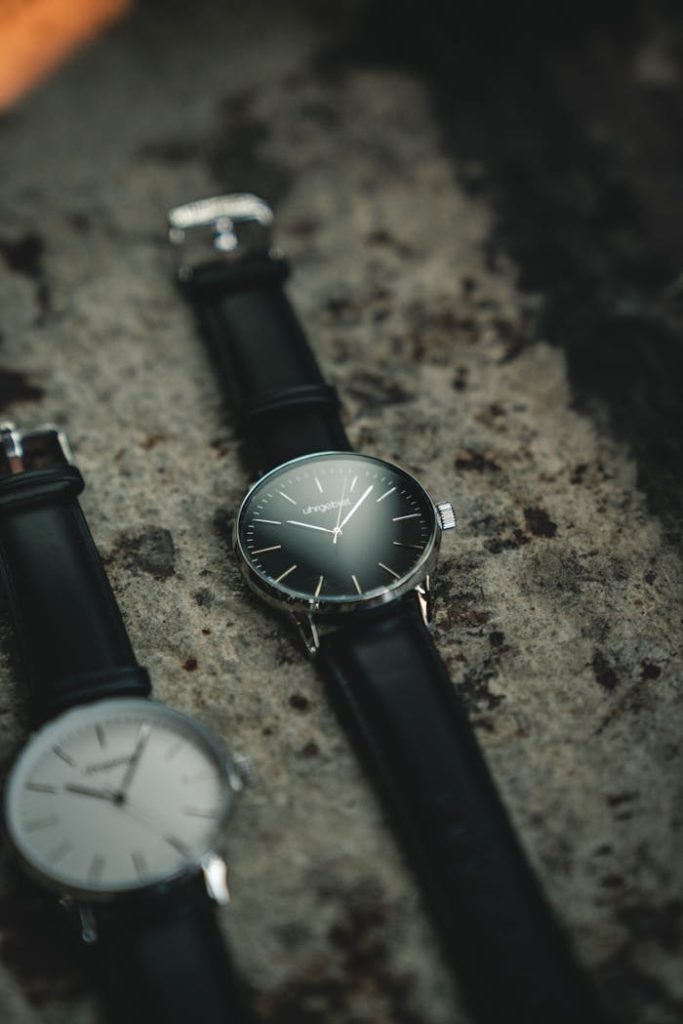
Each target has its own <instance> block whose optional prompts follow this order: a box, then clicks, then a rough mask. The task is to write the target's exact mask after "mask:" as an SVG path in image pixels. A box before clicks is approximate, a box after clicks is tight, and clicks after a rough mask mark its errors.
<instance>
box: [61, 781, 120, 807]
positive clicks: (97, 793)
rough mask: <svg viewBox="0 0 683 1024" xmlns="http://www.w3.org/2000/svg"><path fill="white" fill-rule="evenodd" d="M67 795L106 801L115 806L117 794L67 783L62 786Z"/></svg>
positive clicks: (110, 790) (108, 790)
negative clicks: (74, 794) (77, 794)
mask: <svg viewBox="0 0 683 1024" xmlns="http://www.w3.org/2000/svg"><path fill="white" fill-rule="evenodd" d="M64 789H66V790H67V791H68V792H69V793H79V794H80V795H81V796H94V797H96V798H97V799H98V800H108V801H109V802H110V803H112V804H115V803H116V799H117V794H116V793H115V792H114V791H113V790H112V789H94V787H92V786H79V785H78V784H77V783H68V784H67V785H65V786H64Z"/></svg>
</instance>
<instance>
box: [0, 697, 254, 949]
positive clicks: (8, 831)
mask: <svg viewBox="0 0 683 1024" xmlns="http://www.w3.org/2000/svg"><path fill="white" fill-rule="evenodd" d="M141 700H144V704H145V705H146V706H149V705H150V704H151V705H154V706H158V707H160V708H163V710H164V713H165V714H168V715H170V716H172V717H175V718H180V719H183V721H185V722H187V721H190V722H191V723H192V726H193V728H194V729H196V731H197V732H198V733H199V734H200V735H201V737H202V739H203V740H204V742H205V743H206V745H207V746H208V747H209V748H210V749H211V751H212V753H213V754H214V756H215V758H216V762H217V764H218V765H219V767H220V769H221V772H222V774H223V778H224V781H225V786H226V796H227V792H229V793H230V794H231V795H230V797H229V798H226V800H225V804H224V808H223V811H222V813H221V815H220V816H219V817H218V818H217V819H216V830H215V832H214V836H213V842H212V843H211V845H210V847H208V848H207V849H206V850H205V851H204V852H203V853H202V854H201V856H197V857H194V858H188V861H187V863H186V864H185V865H183V867H182V868H181V869H180V870H179V871H177V872H175V873H173V874H172V875H168V876H167V877H165V878H161V879H155V880H154V881H152V882H150V883H149V884H143V885H139V886H132V887H130V888H119V889H114V890H109V891H107V890H103V889H97V890H94V889H88V888H85V887H80V886H75V885H70V884H68V883H66V882H64V881H63V880H61V879H57V878H54V877H52V876H51V875H49V874H47V873H46V872H44V871H42V870H41V869H40V868H39V867H37V866H36V865H35V864H34V863H33V862H32V861H31V860H30V859H29V858H27V857H26V856H25V855H24V853H23V851H22V850H21V848H20V845H19V843H18V842H17V841H16V840H15V837H14V834H13V830H12V827H11V824H10V816H9V813H8V803H9V798H10V787H11V784H12V779H13V777H14V776H15V773H16V771H17V770H18V768H19V766H20V764H21V762H22V760H23V758H24V757H25V756H26V754H27V753H28V751H29V750H30V748H31V747H32V746H33V745H34V744H37V743H38V742H42V741H43V739H44V737H45V735H46V734H48V733H50V732H55V733H58V732H59V731H60V728H61V726H62V724H63V723H64V722H65V721H67V719H69V718H73V717H76V716H78V717H82V716H83V715H90V714H93V713H96V712H97V711H99V710H100V709H101V708H104V707H105V706H106V707H111V706H112V705H116V706H117V707H119V708H122V709H130V708H134V709H137V707H139V705H140V701H141ZM93 717H94V715H93ZM244 784H245V777H244V773H243V772H242V770H241V768H240V759H237V758H233V757H232V756H231V755H230V754H229V753H228V752H227V750H226V749H225V747H224V746H223V744H222V743H221V742H220V741H219V740H218V739H217V738H216V737H215V736H214V735H213V733H212V732H211V731H210V730H209V729H207V728H206V726H204V725H203V724H202V723H201V722H198V721H197V720H196V719H195V718H192V717H191V716H190V715H186V714H184V713H183V712H181V711H176V710H175V709H174V708H170V707H168V705H166V704H163V703H162V702H160V701H154V700H150V699H148V698H140V697H120V698H119V697H112V698H107V699H106V700H101V701H94V702H93V703H91V704H85V705H81V706H78V707H75V708H71V709H70V710H69V711H65V712H64V713H63V714H61V715H59V716H57V718H54V719H52V720H51V721H49V722H48V723H47V724H46V725H43V726H42V727H41V728H40V729H38V730H37V731H36V732H35V733H33V735H32V736H31V738H30V739H29V741H28V743H26V744H25V745H24V747H23V748H22V750H21V752H20V753H19V755H18V757H17V758H16V760H15V761H14V763H13V765H12V767H11V769H10V771H9V773H8V775H7V777H6V778H5V780H4V784H3V792H2V823H1V828H2V834H3V835H4V838H5V840H6V842H7V845H8V848H9V850H10V853H11V855H12V857H13V859H14V860H15V862H16V863H18V864H19V865H20V867H21V869H22V871H23V872H24V873H25V874H26V875H27V876H28V877H30V878H32V879H33V880H34V881H35V882H37V883H38V884H39V885H41V886H42V887H43V888H45V889H47V890H48V891H50V892H52V893H53V894H54V895H55V896H56V897H57V899H58V901H59V902H60V903H62V904H63V905H64V906H65V907H69V906H76V907H79V908H80V909H81V910H82V908H83V906H84V905H85V906H86V907H87V905H89V904H92V905H93V906H97V905H100V906H102V905H110V904H112V903H113V902H115V901H125V902H132V901H133V900H135V899H138V898H144V897H146V896H149V895H150V894H152V893H162V892H166V891H168V890H169V889H172V888H175V887H176V886H181V885H182V884H183V883H186V882H188V881H190V880H191V879H192V878H194V877H197V876H199V875H201V874H203V875H204V879H205V882H206V887H207V891H208V893H209V895H210V896H211V897H212V898H213V899H215V900H216V902H218V903H225V902H227V901H228V892H227V885H226V884H225V879H224V878H223V879H221V874H224V872H225V864H224V862H223V861H222V858H221V855H220V852H219V846H220V844H219V842H218V839H219V836H220V835H221V833H222V831H223V829H224V828H225V825H226V823H227V821H228V819H229V818H230V816H231V813H232V810H233V808H234V804H235V799H234V797H235V795H236V794H237V793H238V792H240V791H241V790H242V789H243V788H244ZM83 937H84V939H85V940H86V941H92V939H88V938H87V937H86V934H85V929H84V935H83ZM95 937H96V936H95Z"/></svg>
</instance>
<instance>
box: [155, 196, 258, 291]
mask: <svg viewBox="0 0 683 1024" xmlns="http://www.w3.org/2000/svg"><path fill="white" fill-rule="evenodd" d="M272 224H273V211H272V210H271V208H270V207H269V206H268V204H267V203H266V202H265V201H264V200H263V199H259V197H258V196H255V195H252V194H251V193H249V192H235V193H232V194H230V195H225V196H212V197H211V198H209V199H199V200H197V201H196V202H194V203H185V204H184V205H183V206H176V207H174V209H172V210H169V213H168V237H169V241H170V242H171V244H172V245H174V246H176V247H177V249H178V276H179V277H180V279H181V280H182V281H187V280H189V279H190V278H191V277H192V273H193V271H194V268H195V266H197V264H200V263H206V262H207V260H211V259H221V260H228V261H237V260H241V259H244V257H245V256H249V255H253V254H254V253H259V252H268V251H269V249H270V243H271V230H270V229H271V226H272Z"/></svg>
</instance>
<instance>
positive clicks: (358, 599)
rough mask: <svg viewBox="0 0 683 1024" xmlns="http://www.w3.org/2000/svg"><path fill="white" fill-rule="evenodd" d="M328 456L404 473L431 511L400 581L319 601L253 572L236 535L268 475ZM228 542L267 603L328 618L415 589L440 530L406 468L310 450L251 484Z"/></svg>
mask: <svg viewBox="0 0 683 1024" xmlns="http://www.w3.org/2000/svg"><path fill="white" fill-rule="evenodd" d="M330 455H337V456H340V457H344V458H353V457H355V458H359V459H367V460H369V461H371V462H375V463H379V464H380V465H383V466H386V467H387V468H388V469H390V470H393V471H396V472H398V473H402V474H403V475H404V476H407V477H408V478H409V480H410V481H411V483H412V484H413V485H414V486H415V487H416V489H417V490H418V491H421V492H422V495H423V496H424V498H425V503H426V506H427V508H429V509H430V511H431V514H432V529H431V534H430V537H429V540H428V541H427V543H426V545H425V549H424V551H423V553H422V555H421V556H420V558H419V559H418V561H417V562H416V563H415V565H414V566H413V567H412V569H411V570H410V572H409V573H407V574H406V575H405V576H402V577H401V579H400V580H396V581H395V582H394V583H390V584H388V585H387V587H386V588H385V589H384V590H383V591H382V592H381V593H379V594H370V595H368V596H367V597H363V596H362V595H356V594H350V595H349V596H348V597H346V596H345V597H342V598H337V599H336V600H320V599H319V598H316V597H314V596H312V597H310V598H307V597H305V596H304V595H302V594H295V593H291V592H289V593H288V592H287V588H286V587H281V586H280V585H278V584H276V583H273V582H271V581H270V580H268V579H266V578H265V577H264V576H262V575H261V573H259V572H257V570H256V569H255V568H254V567H253V565H252V564H251V562H250V560H249V556H248V553H247V552H246V551H245V550H244V547H243V545H242V541H241V538H240V522H241V519H242V515H243V513H244V511H245V509H246V507H247V504H248V502H249V500H250V498H251V496H252V494H253V492H254V491H255V490H256V488H257V487H261V486H262V485H263V484H264V482H265V481H267V480H268V479H269V478H271V477H273V476H275V475H276V474H279V473H282V472H283V471H286V470H288V469H289V468H290V467H292V468H296V467H297V466H299V465H301V464H302V463H305V462H312V461H315V460H316V459H320V458H325V457H327V456H330ZM232 545H233V551H234V554H235V557H236V559H237V563H238V565H239V568H240V572H241V573H242V576H243V577H244V579H245V581H246V583H247V586H248V587H249V588H250V590H252V591H253V592H254V593H255V594H257V595H258V596H259V597H260V598H261V599H262V600H264V601H265V602H266V603H267V604H269V605H271V606H272V607H274V608H277V609H279V610H280V611H288V612H289V613H294V614H296V613H303V614H305V615H315V616H321V617H331V616H338V615H346V614H348V613H351V612H354V611H358V610H359V609H366V608H376V607H380V606H381V605H385V604H389V603H391V602H393V601H398V600H400V598H402V597H403V596H405V594H407V593H409V592H410V591H411V590H415V589H416V588H417V587H419V586H420V585H421V584H422V583H424V581H425V580H426V578H427V577H428V576H429V575H430V573H431V572H432V571H433V570H434V567H435V566H436V563H437V560H438V556H439V548H440V545H441V529H440V527H439V520H438V515H437V511H436V506H435V504H434V501H433V499H432V497H431V495H430V494H429V493H428V491H427V490H426V489H425V488H424V487H423V486H422V484H421V483H420V481H419V480H418V479H417V478H416V477H415V476H413V474H412V473H411V472H410V471H409V470H407V469H405V468H404V467H403V466H401V465H399V464H398V463H395V462H389V461H388V459H380V458H377V457H376V456H375V455H367V454H365V453H364V452H343V451H333V450H332V451H324V452H311V453H310V454H309V455H300V456H299V457H298V458H296V459H290V460H289V461H288V462H283V463H281V464H280V465H279V466H274V467H273V469H271V470H269V471H268V472H267V473H264V475H263V476H261V477H259V479H258V480H256V481H255V482H254V483H253V484H252V485H251V487H250V488H249V490H248V491H247V493H246V494H245V496H244V498H243V500H242V503H241V505H240V507H239V510H238V512H237V516H236V517H235V522H234V525H233V531H232Z"/></svg>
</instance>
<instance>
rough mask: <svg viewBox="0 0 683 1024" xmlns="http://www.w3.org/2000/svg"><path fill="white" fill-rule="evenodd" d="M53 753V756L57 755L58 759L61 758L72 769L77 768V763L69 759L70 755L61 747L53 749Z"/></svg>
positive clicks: (71, 758)
mask: <svg viewBox="0 0 683 1024" xmlns="http://www.w3.org/2000/svg"><path fill="white" fill-rule="evenodd" d="M52 752H53V754H56V755H57V757H61V759H62V761H65V762H66V764H68V765H69V767H70V768H75V767H76V762H75V761H74V759H73V757H69V755H68V754H67V753H65V751H63V750H62V748H61V747H53V748H52Z"/></svg>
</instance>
